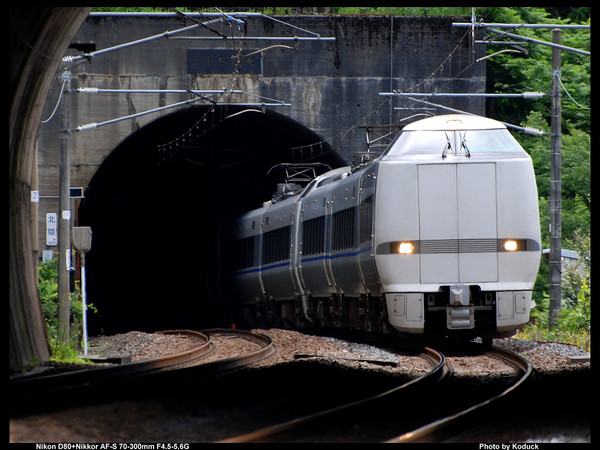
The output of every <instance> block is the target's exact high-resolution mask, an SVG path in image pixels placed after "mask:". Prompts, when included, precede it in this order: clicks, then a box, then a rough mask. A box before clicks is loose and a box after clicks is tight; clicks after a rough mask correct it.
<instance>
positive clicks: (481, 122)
mask: <svg viewBox="0 0 600 450" xmlns="http://www.w3.org/2000/svg"><path fill="white" fill-rule="evenodd" d="M503 128H506V125H504V124H503V123H502V122H498V121H497V120H494V119H488V118H487V117H482V116H474V115H469V114H444V115H440V116H433V117H428V118H427V119H421V120H417V121H415V122H412V123H410V124H408V125H406V126H405V127H404V128H403V129H402V131H451V130H491V129H503Z"/></svg>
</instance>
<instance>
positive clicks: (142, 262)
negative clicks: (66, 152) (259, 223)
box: [78, 105, 345, 335]
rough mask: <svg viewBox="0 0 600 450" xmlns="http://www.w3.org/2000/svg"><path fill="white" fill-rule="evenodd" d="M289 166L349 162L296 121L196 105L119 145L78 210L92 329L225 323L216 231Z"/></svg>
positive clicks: (253, 203)
mask: <svg viewBox="0 0 600 450" xmlns="http://www.w3.org/2000/svg"><path fill="white" fill-rule="evenodd" d="M313 144H315V145H313ZM311 145H312V146H311ZM282 162H321V163H324V164H327V165H328V166H330V167H331V168H335V167H340V166H342V165H344V164H345V163H344V161H343V159H342V158H341V157H340V156H339V155H338V154H337V153H336V152H335V151H334V150H332V149H331V148H330V147H329V145H328V144H327V142H325V141H324V140H323V139H322V138H321V137H320V136H318V135H317V134H316V133H314V132H313V131H311V130H310V129H308V128H306V127H305V126H303V125H302V124H300V123H298V122H296V121H294V120H293V119H290V118H289V117H286V116H284V115H282V114H279V113H276V112H273V111H270V110H265V111H261V110H259V109H254V108H243V107H234V106H216V105H212V106H195V107H190V108H188V109H185V110H181V111H178V112H175V113H172V114H169V115H167V116H163V117H161V118H159V119H157V120H155V121H153V122H151V123H150V124H148V125H146V126H144V127H143V128H141V129H139V130H138V131H136V132H135V133H133V134H132V135H130V136H129V137H128V138H126V139H125V140H124V141H123V142H122V143H121V144H119V145H118V146H117V147H116V148H115V149H114V150H113V151H112V152H111V154H110V155H109V156H108V157H107V158H106V160H105V161H104V162H103V163H102V165H101V166H100V168H99V169H98V171H97V172H96V174H95V175H94V177H93V178H92V180H91V181H90V183H89V185H88V188H87V189H86V193H85V199H84V200H83V201H82V202H81V204H80V207H79V211H78V213H79V225H80V226H91V227H92V231H93V244H92V250H91V251H90V253H89V254H88V255H87V258H86V269H87V277H86V281H87V283H86V284H87V289H86V291H87V297H88V302H89V303H91V304H93V305H94V307H95V308H96V309H97V311H98V312H97V313H91V312H90V313H88V321H89V332H90V334H91V335H97V334H101V333H103V334H114V333H119V332H126V331H130V330H141V331H155V330H160V329H163V330H164V329H175V328H191V329H201V328H206V327H213V326H228V325H229V323H228V314H227V308H226V307H225V304H226V302H224V301H223V299H222V298H221V297H220V295H219V283H218V239H217V236H218V230H219V224H220V223H221V222H222V221H224V220H226V219H227V218H230V217H233V216H235V215H237V214H239V213H241V212H244V211H246V210H250V209H253V208H256V207H259V206H260V205H261V203H262V202H263V201H265V200H269V199H270V198H271V196H272V194H273V193H274V192H275V190H276V186H277V183H278V182H281V181H282V180H281V179H279V178H277V176H278V175H277V173H276V171H274V172H273V174H272V175H269V176H267V175H266V174H267V172H268V170H269V169H270V168H271V167H272V166H274V165H276V164H278V163H282Z"/></svg>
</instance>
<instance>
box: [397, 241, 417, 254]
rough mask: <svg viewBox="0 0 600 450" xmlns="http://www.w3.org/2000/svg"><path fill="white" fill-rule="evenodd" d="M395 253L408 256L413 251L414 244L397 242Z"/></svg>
mask: <svg viewBox="0 0 600 450" xmlns="http://www.w3.org/2000/svg"><path fill="white" fill-rule="evenodd" d="M397 248H398V250H397V252H398V253H400V254H401V255H410V254H412V253H413V252H414V251H415V244H413V243H412V242H399V243H398V247H397Z"/></svg>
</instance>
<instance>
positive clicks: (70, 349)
mask: <svg viewBox="0 0 600 450" xmlns="http://www.w3.org/2000/svg"><path fill="white" fill-rule="evenodd" d="M38 292H39V296H40V301H41V303H42V310H43V311H44V318H45V320H46V328H47V331H48V344H49V346H50V351H51V353H52V360H55V361H57V360H58V361H69V360H74V359H77V352H78V350H79V348H80V345H79V343H80V341H81V338H82V330H81V327H80V324H81V323H82V319H83V309H82V308H83V305H82V302H81V300H80V289H79V283H77V284H76V288H75V292H72V293H71V294H70V299H71V336H70V341H69V343H68V344H67V345H63V344H62V343H61V341H60V340H59V339H58V258H54V259H52V260H50V261H44V262H42V263H40V264H39V266H38ZM88 309H90V310H92V311H95V308H94V307H93V305H88Z"/></svg>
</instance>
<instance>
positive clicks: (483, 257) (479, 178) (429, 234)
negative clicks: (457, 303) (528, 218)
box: [418, 163, 498, 283]
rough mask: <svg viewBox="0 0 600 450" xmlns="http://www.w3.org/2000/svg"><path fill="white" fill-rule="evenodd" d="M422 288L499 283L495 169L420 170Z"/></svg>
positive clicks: (445, 167)
mask: <svg viewBox="0 0 600 450" xmlns="http://www.w3.org/2000/svg"><path fill="white" fill-rule="evenodd" d="M418 185H419V233H420V250H419V252H420V272H421V282H422V283H469V282H492V281H497V279H498V260H497V230H496V223H497V220H496V167H495V164H494V163H485V164H477V163H473V164H470V163H469V164H430V165H425V164H423V165H419V166H418Z"/></svg>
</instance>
